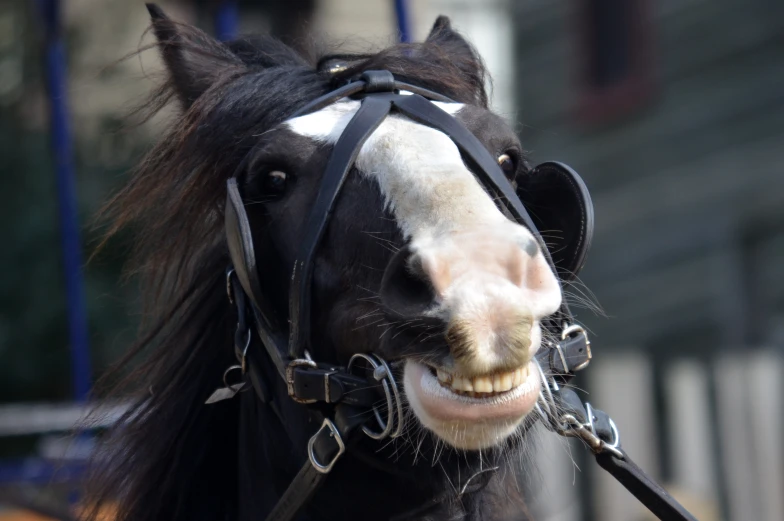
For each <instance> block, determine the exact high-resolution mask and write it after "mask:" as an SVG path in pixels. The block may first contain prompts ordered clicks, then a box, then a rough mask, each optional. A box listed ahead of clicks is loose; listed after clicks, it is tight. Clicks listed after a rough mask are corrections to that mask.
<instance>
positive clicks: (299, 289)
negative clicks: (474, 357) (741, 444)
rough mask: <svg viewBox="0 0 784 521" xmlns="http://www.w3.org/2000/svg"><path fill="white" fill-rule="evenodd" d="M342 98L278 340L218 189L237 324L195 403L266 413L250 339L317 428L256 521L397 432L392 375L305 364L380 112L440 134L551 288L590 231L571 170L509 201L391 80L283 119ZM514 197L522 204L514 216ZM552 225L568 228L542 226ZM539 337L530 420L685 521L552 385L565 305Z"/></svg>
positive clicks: (235, 192)
mask: <svg viewBox="0 0 784 521" xmlns="http://www.w3.org/2000/svg"><path fill="white" fill-rule="evenodd" d="M345 98H354V99H359V100H361V104H360V107H359V109H358V110H357V112H356V113H355V115H354V116H353V117H352V119H351V121H350V122H349V124H348V126H347V127H346V129H345V130H344V132H343V133H342V134H341V136H340V138H339V139H338V141H337V143H336V144H335V146H334V148H333V150H332V153H331V155H330V157H329V160H328V162H327V165H326V168H325V170H324V173H323V176H322V181H321V186H320V189H319V191H318V195H317V196H316V200H315V201H314V202H313V204H312V207H311V210H310V214H309V216H308V219H307V223H306V226H305V228H304V230H305V232H304V237H303V238H302V242H301V244H300V248H299V252H298V254H297V257H296V261H295V264H294V267H293V272H292V277H291V286H290V291H289V295H290V296H289V327H288V337H287V336H286V332H285V331H281V330H280V329H278V328H276V327H275V326H274V321H273V320H272V319H271V312H270V310H269V307H268V304H267V303H266V301H265V300H264V298H263V295H262V291H261V283H260V279H259V272H258V265H257V262H256V252H255V249H254V243H253V231H252V229H251V226H250V222H249V220H248V217H247V215H246V213H245V207H244V202H243V199H242V196H241V194H240V190H239V186H238V183H237V179H236V174H235V176H233V177H232V178H230V179H229V180H228V182H227V200H226V209H225V220H226V233H227V240H228V246H229V251H230V255H231V260H232V266H231V267H230V268H229V269H228V270H227V291H228V294H229V300H230V302H231V303H232V304H233V305H234V306H236V309H237V314H238V325H237V333H236V336H235V352H236V353H235V354H236V356H237V359H238V361H239V364H238V365H236V366H232V367H230V368H229V369H228V370H227V372H226V373H225V374H224V382H225V384H226V386H225V387H224V388H222V389H218V390H217V391H215V393H213V395H212V396H210V398H209V399H208V400H207V403H214V402H216V401H220V400H223V399H227V398H231V397H233V396H234V395H236V394H237V393H238V392H239V391H241V390H243V389H245V388H246V387H247V386H248V385H250V386H252V387H253V388H254V390H255V393H256V395H257V396H258V397H259V398H260V399H261V400H262V401H263V402H265V403H268V404H271V405H272V406H273V410H275V411H276V412H277V411H278V409H277V408H276V407H275V406H274V402H275V397H273V396H272V393H271V391H270V388H269V383H268V382H266V381H265V377H264V373H263V371H262V370H261V368H260V367H258V366H257V365H256V364H255V363H254V362H253V358H252V357H249V356H248V350H249V349H250V348H251V347H252V348H254V349H255V347H256V343H257V339H258V341H259V342H260V343H261V345H262V346H263V348H264V350H265V351H266V353H267V357H268V358H269V360H270V361H271V363H272V365H273V366H274V368H275V370H276V372H277V373H278V375H279V376H280V377H281V378H282V379H283V380H284V381H285V383H286V388H287V391H288V397H289V398H290V399H292V400H294V401H295V402H298V403H301V404H310V407H311V410H312V412H315V413H316V414H318V415H319V417H320V418H321V427H320V428H319V429H318V430H317V431H316V433H315V434H314V435H313V436H312V437H311V438H310V441H309V443H308V460H307V461H306V462H305V464H304V466H303V467H302V468H301V470H300V471H299V473H298V474H297V475H296V476H295V477H294V479H293V480H292V482H291V483H290V485H289V487H288V489H287V490H286V492H285V493H284V494H283V496H282V497H281V498H280V500H279V501H278V503H277V504H276V505H275V507H274V508H273V510H272V512H270V514H269V515H268V516H267V518H266V519H267V521H290V520H291V519H293V518H294V517H295V516H296V514H297V513H298V512H299V511H300V509H301V508H302V507H303V506H304V505H305V504H306V503H307V501H308V500H309V499H310V498H311V497H312V495H313V494H314V493H315V491H316V490H317V489H318V487H319V485H320V484H321V483H322V482H323V480H324V479H325V478H326V476H327V475H328V474H329V472H330V471H331V470H332V468H333V466H334V465H335V464H336V463H337V461H338V460H339V459H340V457H341V456H342V455H343V454H344V453H345V452H346V451H347V450H350V449H351V446H352V445H353V444H354V443H355V442H356V440H357V439H358V438H359V437H361V436H362V435H363V433H364V435H367V436H369V437H371V438H373V439H376V440H383V439H386V438H394V437H396V436H398V435H400V434H401V431H402V426H403V417H402V415H403V412H402V405H401V400H400V396H399V390H398V386H397V383H396V382H395V375H394V373H393V371H392V370H391V369H390V367H389V365H388V364H387V362H386V361H385V360H383V359H381V358H380V357H378V356H376V355H374V354H358V355H355V356H354V357H352V358H351V360H350V362H349V363H348V365H347V366H346V367H340V366H336V365H334V364H324V363H318V362H316V361H314V360H312V359H311V357H310V355H309V353H310V352H315V351H314V350H313V349H312V346H311V345H310V341H311V334H310V333H311V331H310V325H311V316H310V302H311V299H310V293H311V285H312V284H311V280H312V274H313V267H314V258H315V254H316V252H317V249H318V247H319V243H320V240H321V237H322V235H323V233H324V230H325V229H326V227H327V224H328V223H329V220H330V216H331V213H332V210H333V207H334V203H335V200H336V199H337V196H338V194H339V193H340V190H341V188H342V186H343V183H344V182H345V180H346V178H347V176H348V175H349V173H350V172H351V169H352V168H353V166H354V162H355V160H356V158H357V155H358V154H359V151H360V149H361V148H362V144H363V143H364V142H365V140H366V139H367V138H368V137H369V136H370V135H371V134H372V133H373V131H374V130H375V129H376V128H377V127H378V126H379V125H380V124H381V122H382V121H383V120H384V119H385V118H386V117H387V116H388V115H389V114H390V113H391V112H396V113H400V114H402V115H404V116H406V117H408V118H410V119H412V120H413V121H416V122H418V123H421V124H423V125H427V126H430V127H433V128H435V129H437V130H439V131H440V132H443V133H444V134H446V135H447V136H448V137H449V138H450V139H451V140H452V141H453V142H454V143H455V144H456V145H457V147H458V149H459V150H460V153H461V155H462V157H463V159H464V161H465V163H466V164H467V165H468V167H469V168H470V169H471V170H472V171H473V173H474V175H475V176H476V178H477V179H478V181H479V182H480V183H481V184H482V185H483V186H484V187H485V189H486V190H488V191H489V192H490V193H491V194H493V195H494V196H496V197H495V199H497V200H498V201H500V203H499V204H500V205H502V210H503V211H504V212H505V213H506V214H507V215H509V216H510V217H511V218H512V219H514V220H515V221H516V222H518V223H520V224H522V225H523V226H525V227H527V228H528V229H529V230H530V232H531V233H532V234H533V235H534V237H535V238H536V240H537V241H538V242H539V245H540V246H541V249H542V252H543V254H544V255H545V257H546V258H547V261H548V262H549V263H550V265H551V267H552V268H553V271H554V272H555V273H556V274H558V275H559V276H560V278H561V279H563V280H569V279H570V278H572V277H574V276H576V274H577V272H578V271H579V270H580V268H581V267H582V265H583V263H584V260H585V254H586V253H587V250H588V247H589V245H590V239H591V235H592V230H593V207H592V205H591V200H590V196H589V194H588V191H587V189H586V188H585V185H584V183H583V182H582V180H581V179H580V177H579V176H578V175H577V174H576V173H575V172H574V171H573V170H571V169H570V168H568V167H566V166H565V165H562V164H560V163H545V164H543V165H540V166H539V167H537V168H535V169H534V170H533V171H532V172H530V173H529V174H527V175H526V176H524V177H525V178H526V179H525V180H524V182H523V186H521V187H520V189H518V192H517V193H516V192H515V190H514V189H513V188H512V186H511V185H510V183H509V182H508V181H507V180H506V178H505V176H504V174H503V172H502V171H501V170H500V168H499V166H498V164H497V162H496V161H495V159H494V158H493V157H492V156H491V155H490V153H489V152H488V151H487V149H486V148H485V147H484V145H482V143H481V142H480V141H479V140H478V139H477V138H476V137H475V136H474V135H473V134H472V133H471V132H470V131H469V130H468V129H466V128H465V127H464V126H463V125H462V124H461V123H460V122H459V121H458V120H457V119H455V118H454V117H452V116H451V115H450V114H448V113H447V112H445V111H443V110H442V109H441V108H439V107H438V106H437V105H436V104H435V103H432V101H440V102H447V103H449V102H452V100H450V99H448V98H446V97H445V96H442V95H440V94H438V93H435V92H432V91H429V90H427V89H423V88H421V87H417V86H415V85H410V84H407V83H403V82H400V81H397V80H396V79H395V78H394V77H393V75H392V74H391V73H390V72H388V71H366V72H364V73H363V74H362V75H361V76H360V77H359V78H356V79H355V80H354V81H351V82H349V83H347V84H346V85H345V86H343V87H340V88H338V89H336V90H334V91H332V92H330V93H328V94H326V95H324V96H322V97H320V98H318V99H316V100H314V101H312V102H310V103H308V104H307V105H306V106H305V107H303V108H302V109H300V110H298V111H297V112H296V113H295V114H294V115H292V116H291V117H292V118H294V117H298V116H302V115H305V114H309V113H312V112H315V111H317V110H320V109H322V108H324V107H326V106H328V105H330V104H332V103H336V102H338V101H340V100H342V99H345ZM250 156H251V153H250V152H249V153H248V156H246V158H245V160H243V162H242V164H241V165H240V166H239V168H238V169H237V173H238V174H239V173H241V172H242V171H243V170H244V168H246V165H247V162H248V158H249V157H250ZM519 196H522V198H523V199H524V200H525V201H526V204H525V205H524V204H523V202H522V201H521V197H519ZM527 205H530V206H529V207H536V208H537V211H536V212H535V213H534V214H532V215H529V213H528V211H527V210H526V206H527ZM556 206H557V208H556V209H555V210H554V209H553V208H554V207H556ZM548 210H549V211H548ZM564 216H567V217H568V218H570V219H572V222H569V223H563V222H555V223H553V222H551V221H552V220H553V219H555V220H557V219H562V218H563V217H564ZM543 226H544V227H545V228H544V229H566V232H567V235H568V237H567V239H566V244H564V245H563V247H562V248H558V249H557V252H558V254H557V255H556V254H555V252H556V249H553V250H552V252H554V253H553V255H552V256H551V251H550V250H548V247H547V245H546V244H545V242H544V240H543V239H542V237H541V235H540V233H539V229H540V228H541V227H543ZM564 252H565V253H564ZM543 327H544V328H546V329H547V330H548V332H549V333H550V335H551V336H552V337H553V338H556V339H557V341H550V342H546V346H543V348H542V349H540V350H539V351H538V353H537V355H536V363H537V366H538V368H539V371H540V372H541V377H542V381H543V382H544V383H543V387H542V390H541V393H540V397H539V400H538V403H537V406H536V409H535V413H536V415H537V416H538V417H539V418H540V419H541V420H542V422H543V423H544V425H545V426H546V427H547V428H548V429H550V430H552V431H554V432H556V433H558V434H560V435H562V436H569V437H578V438H580V439H582V440H583V441H585V442H586V444H587V445H588V447H589V448H590V449H591V450H592V451H593V452H594V453H595V454H596V458H597V461H598V462H599V464H600V465H601V466H602V467H603V468H605V469H606V470H608V471H609V472H610V473H611V474H612V475H613V476H615V477H616V478H617V479H618V480H619V481H620V482H621V483H622V484H623V485H624V486H625V487H626V488H627V489H629V490H630V491H631V492H632V493H633V494H634V495H635V496H636V497H637V498H638V499H640V501H642V502H643V503H644V504H645V505H646V506H647V507H648V508H649V509H650V510H651V511H652V512H653V513H654V514H656V515H657V516H659V518H660V519H674V520H693V519H694V518H693V517H692V516H691V515H690V514H689V513H688V512H687V511H686V510H685V509H684V508H683V507H682V506H681V505H680V504H678V503H677V502H676V501H675V500H674V499H673V498H672V497H671V496H670V495H669V494H668V493H667V492H666V491H665V490H664V489H662V488H661V487H660V486H659V485H658V484H656V483H655V482H654V481H653V480H651V479H650V478H649V477H648V476H647V475H646V474H645V473H644V472H643V471H642V470H641V469H640V468H639V467H637V466H636V465H635V464H634V463H633V462H632V461H631V459H630V458H629V456H628V455H627V454H626V453H625V452H624V451H623V449H622V448H621V445H620V437H619V434H618V430H617V428H616V426H615V424H614V423H613V421H612V419H610V417H609V416H608V415H607V414H605V413H604V412H602V411H600V410H598V409H593V408H592V407H591V406H590V404H583V403H582V401H581V400H580V399H579V397H578V396H577V394H576V393H575V392H574V391H572V390H571V389H568V388H566V387H565V386H564V384H566V383H567V382H568V381H569V380H570V379H571V378H572V377H573V375H574V373H575V372H576V371H579V370H581V369H583V368H584V367H585V366H587V365H588V363H589V362H590V359H591V351H590V342H589V341H588V338H587V335H586V333H585V330H584V329H583V328H582V327H580V326H579V325H577V324H575V323H574V321H573V318H572V314H571V312H570V310H569V307H568V306H567V305H566V303H563V304H562V305H561V308H560V309H559V310H558V312H557V313H556V314H555V315H554V316H553V317H551V318H550V319H548V320H547V321H546V322H545V323H543ZM252 330H253V331H255V335H254V334H253V332H252ZM232 371H239V372H240V373H241V375H242V379H241V380H240V381H239V382H238V383H235V384H230V383H229V382H228V381H227V377H228V376H229V374H230V373H231V372H232ZM248 382H250V384H248ZM380 399H382V400H384V401H385V402H386V409H384V408H383V407H382V408H378V407H377V406H376V405H377V404H378V402H379V400H380ZM381 411H384V413H383V414H382V413H381ZM281 419H282V418H281ZM480 481H481V480H480ZM485 481H486V480H485ZM481 486H482V485H481V484H480V487H481ZM435 504H437V502H434V503H433V505H435Z"/></svg>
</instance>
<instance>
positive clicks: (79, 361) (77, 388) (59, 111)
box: [38, 0, 91, 401]
mask: <svg viewBox="0 0 784 521" xmlns="http://www.w3.org/2000/svg"><path fill="white" fill-rule="evenodd" d="M38 3H39V7H40V8H41V14H42V16H43V19H44V23H45V27H46V72H47V82H48V87H49V101H50V105H51V106H50V115H51V132H52V152H53V154H54V163H55V170H56V175H57V200H58V203H59V217H60V234H61V242H62V249H63V268H64V271H65V294H66V303H67V316H68V331H69V339H70V344H71V345H70V347H71V378H72V386H73V393H74V397H75V398H76V400H78V401H83V400H86V399H87V397H88V394H89V392H90V382H91V369H90V346H89V341H88V332H87V309H86V304H85V295H84V277H83V273H82V267H83V266H82V245H81V239H80V234H79V219H78V216H77V204H76V187H75V181H74V164H73V144H72V136H71V128H70V125H69V119H68V105H67V78H68V76H67V74H68V72H67V67H66V55H65V44H64V42H63V38H62V28H61V20H60V3H59V1H58V0H38Z"/></svg>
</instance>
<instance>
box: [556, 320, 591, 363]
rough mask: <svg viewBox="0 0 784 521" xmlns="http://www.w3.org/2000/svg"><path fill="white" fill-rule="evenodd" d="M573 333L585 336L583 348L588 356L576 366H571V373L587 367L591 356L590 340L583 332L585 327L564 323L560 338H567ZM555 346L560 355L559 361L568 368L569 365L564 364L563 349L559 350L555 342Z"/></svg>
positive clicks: (558, 345) (559, 347)
mask: <svg viewBox="0 0 784 521" xmlns="http://www.w3.org/2000/svg"><path fill="white" fill-rule="evenodd" d="M575 333H577V334H580V335H583V336H584V337H585V349H586V350H587V351H588V353H587V354H588V358H586V360H585V362H583V363H581V364H580V365H578V366H576V367H573V368H572V372H573V373H576V372H577V371H580V370H582V369H585V368H586V367H588V364H590V363H591V358H592V356H593V355H592V354H591V340H590V339H589V338H588V333H586V332H585V328H584V327H583V326H581V325H578V324H572V325H566V326H565V327H564V328H563V331H561V340H566V339H567V338H569V337H570V336H572V335H573V334H575ZM555 347H556V349H558V353H559V354H560V355H561V361H562V362H563V364H564V367H565V368H568V367H569V366H568V365H566V358H565V357H564V354H563V351H562V350H561V346H560V344H555Z"/></svg>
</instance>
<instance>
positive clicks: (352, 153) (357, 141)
mask: <svg viewBox="0 0 784 521" xmlns="http://www.w3.org/2000/svg"><path fill="white" fill-rule="evenodd" d="M390 109H391V105H390V102H389V101H388V100H385V99H383V98H381V99H378V98H375V97H367V98H365V99H364V100H363V101H362V105H361V106H360V107H359V110H357V112H356V114H354V117H352V118H351V121H350V122H349V124H348V126H347V127H346V129H345V130H344V131H343V134H341V136H340V139H338V142H337V143H336V144H335V147H334V149H333V150H332V154H331V155H330V156H329V160H328V162H327V166H326V168H325V170H324V174H323V177H322V180H321V186H320V187H319V191H318V194H317V196H316V200H315V201H314V202H313V205H312V208H311V210H310V214H309V216H308V220H307V222H306V225H305V228H304V234H305V236H304V238H303V239H302V242H301V243H300V244H301V245H300V250H299V254H298V255H297V258H296V259H295V261H294V272H293V273H292V277H291V289H290V291H289V320H290V326H289V327H290V329H289V356H290V357H291V358H292V359H297V358H300V357H302V355H303V353H304V352H305V350H306V349H307V343H308V342H309V339H310V287H311V280H312V276H313V265H314V264H315V262H314V260H315V256H316V251H317V250H318V246H319V243H320V242H321V237H322V236H323V235H324V230H325V229H326V227H327V223H329V218H330V217H331V215H332V210H333V208H334V206H335V200H336V199H337V197H338V194H340V189H341V188H342V187H343V183H344V182H345V181H346V177H348V173H349V172H350V171H351V170H352V168H353V167H354V162H355V161H356V159H357V156H358V155H359V151H360V150H361V149H362V145H363V144H364V142H365V140H367V138H368V137H370V135H371V134H372V133H373V131H374V130H376V128H378V126H379V125H380V124H381V122H382V121H383V120H384V118H386V116H387V114H388V113H389V111H390Z"/></svg>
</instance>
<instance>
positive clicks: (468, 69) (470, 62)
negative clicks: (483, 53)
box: [425, 15, 487, 106]
mask: <svg viewBox="0 0 784 521" xmlns="http://www.w3.org/2000/svg"><path fill="white" fill-rule="evenodd" d="M425 43H427V44H432V45H436V46H438V47H440V48H442V49H444V51H445V52H446V54H447V55H448V56H449V59H450V61H451V62H452V65H454V66H456V67H458V68H459V69H460V70H461V71H462V72H463V74H465V75H466V76H467V77H468V78H470V81H471V82H472V83H473V84H474V85H475V88H476V91H477V94H478V97H479V101H480V102H481V104H482V105H483V106H487V93H486V92H485V74H486V71H485V66H484V64H483V62H482V59H481V58H480V57H479V54H478V53H477V52H476V50H475V49H474V47H473V45H471V44H470V43H469V42H468V40H466V39H465V38H463V36H462V35H461V34H460V33H458V32H457V31H455V30H454V29H452V22H451V21H450V20H449V18H448V17H446V16H444V15H441V16H439V17H438V18H436V22H435V23H434V24H433V28H432V29H431V30H430V34H429V35H428V36H427V39H426V40H425Z"/></svg>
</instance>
